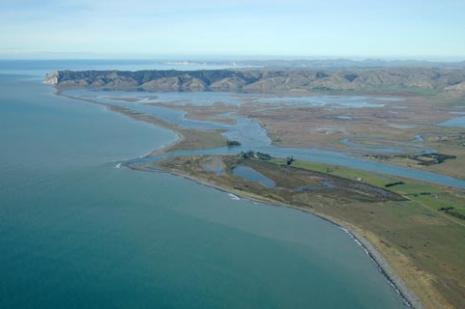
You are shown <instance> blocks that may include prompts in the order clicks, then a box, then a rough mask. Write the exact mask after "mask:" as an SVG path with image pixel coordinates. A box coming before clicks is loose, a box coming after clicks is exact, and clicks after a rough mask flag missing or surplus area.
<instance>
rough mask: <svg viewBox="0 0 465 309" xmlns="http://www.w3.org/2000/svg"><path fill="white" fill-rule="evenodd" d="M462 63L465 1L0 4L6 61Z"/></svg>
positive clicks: (65, 0)
mask: <svg viewBox="0 0 465 309" xmlns="http://www.w3.org/2000/svg"><path fill="white" fill-rule="evenodd" d="M156 56H164V57H165V56H166V57H171V56H172V57H189V56H237V57H258V56H263V57H265V56H267V57H349V58H355V57H361V58H398V59H401V58H402V59H415V58H422V59H458V60H465V0H456V1H454V0H423V1H419V0H388V1H378V0H373V1H366V0H365V1H364V0H326V1H313V0H230V1H227V0H195V1H180V0H163V1H159V0H151V1H150V0H114V1H106V0H100V1H99V0H74V1H72V0H0V58H24V57H26V58H34V57H38V58H40V57H45V58H54V57H56V58H66V57H70V58H105V57H108V58H138V57H141V58H145V57H156Z"/></svg>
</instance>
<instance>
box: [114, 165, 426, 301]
mask: <svg viewBox="0 0 465 309" xmlns="http://www.w3.org/2000/svg"><path fill="white" fill-rule="evenodd" d="M123 165H124V166H125V167H127V168H129V169H131V170H135V171H142V172H157V173H166V174H170V175H173V176H176V177H182V178H184V179H186V180H189V181H193V182H195V183H197V184H200V185H202V186H205V187H208V188H212V189H215V190H218V191H220V192H223V193H227V194H234V195H236V196H238V197H240V198H241V199H245V200H248V201H251V202H258V203H261V204H265V205H268V206H273V207H286V208H289V209H292V210H297V211H300V212H303V213H305V214H307V215H308V214H310V215H312V216H316V217H318V218H319V219H321V220H324V221H326V222H328V223H330V224H332V225H334V226H335V227H337V228H339V229H340V230H341V231H343V232H344V233H346V234H347V235H348V236H349V237H350V238H351V239H352V240H353V241H354V242H355V243H356V244H357V245H358V246H359V247H360V248H361V249H362V250H364V252H365V254H366V255H367V256H368V257H369V258H370V260H371V261H372V262H373V263H374V264H375V266H376V268H377V269H378V271H379V272H380V273H381V275H382V276H383V277H384V278H385V279H386V280H387V282H388V284H389V285H390V286H391V288H392V289H393V290H394V291H395V292H396V293H397V294H398V295H399V297H400V298H401V299H402V302H403V303H404V304H405V305H406V307H408V308H416V309H422V308H423V304H422V303H421V302H420V300H419V298H418V297H417V296H416V295H415V293H413V291H411V290H410V289H409V288H408V287H407V286H406V284H405V282H404V281H403V280H402V278H401V277H400V276H399V275H397V274H396V273H395V272H394V271H393V269H392V267H391V266H390V265H389V263H388V262H387V261H386V259H385V258H384V257H383V254H382V253H381V252H380V251H379V250H378V249H376V248H375V247H374V245H373V244H371V243H370V242H369V241H368V240H367V239H365V238H364V237H363V236H361V235H360V233H358V232H357V231H355V230H354V227H352V226H350V225H349V224H348V223H345V222H341V221H340V220H337V219H335V218H332V217H329V216H327V215H323V214H321V213H319V212H316V211H312V210H309V209H307V208H303V207H299V206H294V205H291V204H286V203H281V202H278V201H275V200H272V199H267V198H265V197H261V196H259V195H255V194H253V193H249V192H245V191H239V190H234V189H233V188H226V187H223V186H220V185H216V184H213V183H210V182H208V181H205V180H202V179H199V178H196V177H194V176H191V175H187V174H185V173H182V172H180V171H178V170H164V169H161V168H147V167H143V168H139V167H134V166H131V165H130V164H123Z"/></svg>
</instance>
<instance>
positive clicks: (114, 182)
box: [0, 61, 403, 308]
mask: <svg viewBox="0 0 465 309" xmlns="http://www.w3.org/2000/svg"><path fill="white" fill-rule="evenodd" d="M120 65H121V67H122V68H127V66H130V67H131V68H137V67H143V68H147V66H149V67H150V63H148V64H147V63H123V64H120ZM106 66H110V65H109V64H108V63H106V62H103V63H98V62H92V63H87V64H86V63H85V62H82V61H81V62H77V63H75V62H62V63H60V62H0V145H1V146H0V147H1V151H0V277H1V278H0V308H310V307H312V308H399V307H402V306H403V305H402V302H401V300H400V298H399V296H398V295H397V294H396V292H395V291H394V290H393V289H392V288H391V287H390V285H389V284H388V282H387V280H386V279H385V278H384V277H383V276H382V274H381V273H380V272H379V271H378V270H377V268H376V266H375V264H374V263H373V262H372V261H371V260H370V258H369V257H368V256H367V255H366V254H365V253H364V251H363V250H362V249H361V248H360V247H358V246H357V245H356V243H355V242H353V241H352V240H351V239H350V237H349V236H348V235H346V234H345V233H344V232H343V231H341V230H340V229H338V228H337V227H335V226H333V225H331V224H329V223H327V222H325V221H323V220H320V219H318V218H316V217H314V216H311V215H308V214H304V213H301V212H298V211H294V210H292V209H287V208H280V207H274V206H269V205H263V204H257V203H253V202H250V201H246V200H242V199H241V200H238V201H237V200H232V199H231V198H230V197H229V196H228V195H227V194H226V193H223V192H219V191H216V190H213V189H210V188H207V187H204V186H201V185H198V184H195V183H193V182H190V181H187V180H185V179H182V178H179V177H174V176H170V175H167V174H158V173H142V172H135V171H131V170H128V169H125V168H116V167H115V166H116V162H117V161H118V160H125V159H131V158H136V157H138V156H141V155H144V154H145V153H147V152H149V151H150V150H153V149H155V148H157V147H161V146H162V145H165V144H167V143H170V142H171V141H172V140H173V139H174V138H175V136H174V134H173V133H172V132H169V131H167V130H163V129H159V128H156V127H153V126H149V125H147V124H143V123H140V122H136V121H134V120H131V119H128V118H125V117H124V116H121V115H118V114H115V113H112V112H109V111H107V110H105V109H102V108H101V107H98V106H95V105H91V104H87V103H84V102H81V101H73V100H70V99H66V98H63V97H58V96H55V95H54V94H53V90H52V89H51V88H50V87H48V86H45V85H42V84H41V78H42V74H43V73H44V72H46V71H49V70H53V69H57V68H61V67H66V68H75V67H76V68H86V67H92V68H106ZM111 66H112V67H115V66H116V67H118V63H112V64H111Z"/></svg>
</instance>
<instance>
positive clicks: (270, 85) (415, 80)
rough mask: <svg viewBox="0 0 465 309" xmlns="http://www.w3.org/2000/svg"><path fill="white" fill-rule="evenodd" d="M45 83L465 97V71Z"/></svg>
mask: <svg viewBox="0 0 465 309" xmlns="http://www.w3.org/2000/svg"><path fill="white" fill-rule="evenodd" d="M45 82H46V83H48V84H52V85H54V86H56V87H57V88H58V89H69V88H92V89H105V90H145V91H236V92H239V91H244V92H298V91H317V90H336V91H338V90H339V91H346V90H355V91H373V92H386V91H388V92H396V91H410V90H413V91H415V90H421V89H428V90H438V91H443V90H456V91H465V67H463V68H462V67H460V66H459V67H457V64H456V66H455V67H454V68H450V67H413V66H410V67H407V66H402V67H398V66H394V67H381V68H372V67H370V68H368V67H365V68H360V67H353V66H352V67H338V68H336V67H334V68H328V69H323V68H303V67H300V68H297V67H294V66H289V65H288V66H286V67H282V68H276V67H275V68H273V67H261V68H242V69H220V70H197V71H176V70H146V71H57V72H53V73H50V74H48V75H47V76H46V79H45Z"/></svg>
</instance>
